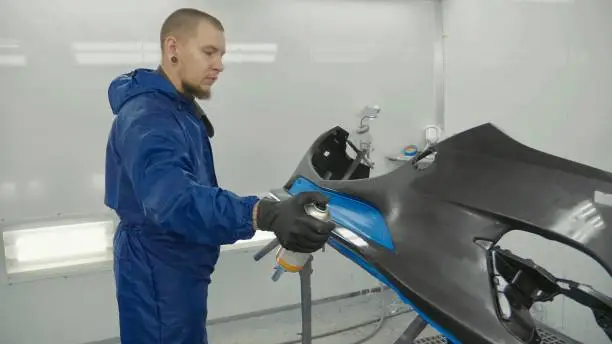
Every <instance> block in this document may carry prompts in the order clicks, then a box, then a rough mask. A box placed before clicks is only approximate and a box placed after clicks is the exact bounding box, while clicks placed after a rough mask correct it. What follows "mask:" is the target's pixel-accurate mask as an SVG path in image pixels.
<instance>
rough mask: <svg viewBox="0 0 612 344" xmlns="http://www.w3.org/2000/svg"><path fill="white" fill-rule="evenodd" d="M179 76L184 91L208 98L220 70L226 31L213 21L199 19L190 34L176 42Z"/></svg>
mask: <svg viewBox="0 0 612 344" xmlns="http://www.w3.org/2000/svg"><path fill="white" fill-rule="evenodd" d="M178 48H179V49H177V57H178V59H179V77H180V78H181V82H182V84H183V89H184V91H185V93H188V94H191V95H193V96H194V97H196V98H198V99H208V98H210V95H211V87H212V85H213V84H214V83H215V81H216V80H217V78H218V77H219V74H220V73H221V72H222V71H223V62H222V57H223V55H224V54H225V35H224V33H223V32H222V31H220V30H218V29H217V28H215V27H214V26H213V25H212V24H209V23H208V22H206V21H202V22H201V23H200V24H199V25H198V28H197V30H196V34H195V35H194V36H193V37H190V38H187V39H185V40H183V42H181V43H179V47H178Z"/></svg>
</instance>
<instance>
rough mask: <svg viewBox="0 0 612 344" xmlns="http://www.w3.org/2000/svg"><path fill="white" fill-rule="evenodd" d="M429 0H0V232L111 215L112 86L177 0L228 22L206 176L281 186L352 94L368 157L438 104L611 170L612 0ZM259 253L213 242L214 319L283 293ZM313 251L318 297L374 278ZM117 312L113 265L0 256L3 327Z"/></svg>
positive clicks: (564, 252)
mask: <svg viewBox="0 0 612 344" xmlns="http://www.w3.org/2000/svg"><path fill="white" fill-rule="evenodd" d="M436 1H439V0H431V1H429V0H422V1H418V0H396V1H392V0H387V1H374V0H371V1H367V0H327V1H323V0H320V1H315V0H224V1H187V0H177V1H161V0H150V1H142V0H129V1H117V0H109V1H104V2H89V1H77V0H51V1H35V0H19V1H17V0H0V80H1V81H2V82H1V83H0V111H1V112H2V116H0V147H2V149H1V150H0V229H1V230H6V228H8V227H9V226H11V225H12V224H15V223H16V224H26V225H27V224H28V223H30V222H32V221H47V220H49V219H70V218H72V217H78V218H92V219H93V218H99V217H100V216H105V215H106V213H107V212H106V209H105V208H104V205H103V186H104V184H103V180H104V179H103V171H104V148H105V144H106V136H107V133H108V129H109V125H110V123H111V121H112V114H111V111H110V109H109V106H108V103H107V93H106V91H107V87H108V84H109V82H110V81H111V80H112V79H113V78H114V77H116V76H117V75H118V74H120V73H124V72H128V71H130V70H131V69H133V68H138V67H149V68H155V67H156V66H157V61H158V58H159V53H158V50H157V47H158V35H159V27H160V25H161V22H162V21H163V19H164V18H165V17H166V16H167V15H168V14H169V13H170V12H172V11H173V10H175V9H177V8H179V7H196V8H199V9H203V10H206V11H209V12H211V13H212V14H214V15H217V16H218V17H219V18H220V19H221V20H222V21H223V23H224V25H225V27H226V37H227V40H228V43H229V48H230V50H229V54H228V56H227V58H226V71H225V72H224V73H223V74H222V76H221V78H220V80H219V82H218V83H217V85H216V86H215V89H214V96H213V99H212V100H211V101H208V102H203V103H202V105H203V107H204V109H205V110H206V111H207V113H208V114H209V116H210V118H211V120H212V121H213V123H214V125H215V127H216V136H215V138H214V140H213V146H214V150H215V159H216V167H217V171H218V175H219V180H220V182H221V184H222V186H224V187H225V188H228V189H231V190H233V191H236V192H237V193H239V194H253V193H256V194H261V193H263V192H266V191H267V190H269V189H271V188H277V187H279V186H281V185H282V184H284V183H285V181H286V179H287V177H288V176H289V175H290V174H291V172H293V170H294V168H295V167H296V164H297V163H298V161H299V160H300V159H301V157H302V155H303V154H304V152H305V151H306V149H307V148H308V147H309V145H310V144H311V142H312V141H313V140H314V139H315V138H316V137H317V136H318V135H319V134H320V133H321V132H322V131H324V130H327V129H329V128H330V127H332V126H335V125H338V124H340V125H343V126H345V128H347V129H349V130H350V129H352V128H354V127H355V126H356V125H357V124H358V120H359V118H358V117H357V113H358V112H359V111H360V110H361V109H362V108H363V107H364V106H365V105H367V104H378V105H380V106H381V108H382V112H381V115H380V118H379V119H377V120H376V121H375V122H373V123H372V125H371V127H372V134H373V137H374V146H375V151H374V153H373V156H374V160H375V162H376V170H375V173H374V174H381V173H385V172H387V171H389V170H391V169H392V168H394V167H395V166H396V165H393V163H390V162H388V161H386V159H385V158H384V156H386V155H395V154H396V153H398V152H399V150H400V149H401V147H402V146H404V145H407V144H410V143H416V144H421V143H422V131H421V130H422V128H423V127H424V126H426V125H429V124H434V123H436V122H437V121H438V120H442V119H444V124H445V129H446V133H447V135H450V134H453V133H457V132H459V131H461V130H464V129H467V128H469V127H472V126H474V125H477V124H481V123H483V122H488V121H492V122H493V123H495V124H498V125H499V126H500V127H501V128H502V129H503V130H505V131H506V132H508V133H509V134H510V135H512V136H514V137H515V138H517V139H518V140H519V141H521V142H523V143H526V144H528V145H530V146H532V147H534V148H537V149H541V150H544V151H547V152H551V153H553V154H557V155H560V156H563V157H567V158H570V159H573V160H577V161H580V162H583V163H586V164H589V165H593V166H595V167H599V168H602V169H606V170H612V157H611V156H610V154H609V153H608V149H607V147H609V146H610V144H612V141H611V140H612V139H610V137H612V123H611V122H610V121H608V120H607V119H608V118H609V116H610V115H611V112H612V97H609V96H608V93H609V90H610V89H612V62H610V61H612V35H611V34H610V33H612V21H610V20H609V18H610V14H612V2H610V1H609V0H576V1H569V0H568V1H564V0H558V1H550V0H548V1H537V0H532V1H529V0H441V3H442V5H443V6H441V8H442V9H443V21H440V20H438V19H437V18H439V13H436V11H437V10H438V9H439V8H440V7H439V6H437V4H436ZM438 4H439V3H438ZM440 24H443V27H444V34H445V39H444V51H445V53H446V55H445V69H444V70H445V78H444V80H443V81H444V83H442V82H441V81H442V80H438V79H436V77H437V76H438V74H437V72H440V69H437V65H436V63H435V61H436V59H435V58H439V57H440V56H439V55H436V54H435V53H436V52H439V50H436V48H435V47H439V43H440V42H439V34H440V32H441V28H440V27H439V25H440ZM444 84H445V89H444V91H445V93H444V94H441V93H436V89H437V87H440V86H444ZM441 95H444V98H443V99H441V100H443V101H444V102H443V104H442V103H437V100H438V99H440V98H438V96H441ZM441 105H443V106H441ZM442 110H444V111H445V112H444V113H442V112H441V111H442ZM442 115H444V116H442ZM504 241H505V243H506V245H507V246H508V247H509V248H511V249H512V250H514V251H516V252H518V253H520V254H523V255H526V256H531V257H533V258H535V259H536V261H537V262H540V263H542V265H544V266H545V267H547V268H549V269H550V270H551V271H553V272H555V273H557V274H559V275H563V276H566V277H570V278H575V279H578V280H581V281H583V282H587V283H590V284H592V285H594V286H595V287H597V288H598V289H600V290H602V291H605V292H607V293H608V294H612V283H611V282H610V278H609V276H608V275H607V274H605V272H604V271H603V269H601V268H600V267H599V266H597V265H595V264H594V263H593V262H591V261H590V260H589V259H586V258H585V257H583V255H580V254H576V253H575V252H573V251H572V250H570V249H567V248H564V247H560V246H559V245H555V244H552V243H550V242H547V241H545V240H543V239H538V238H531V237H526V236H524V235H520V234H517V235H512V236H510V237H508V238H506V239H505V240H504ZM0 250H2V245H0ZM254 250H255V249H254V248H239V247H228V248H227V249H226V250H225V251H224V252H223V254H222V258H221V261H220V263H219V266H218V269H217V271H216V273H215V276H213V285H212V288H211V292H210V297H211V300H210V317H211V319H215V318H219V317H225V316H231V315H236V314H242V313H247V312H253V311H258V310H263V309H266V308H273V307H279V306H284V305H287V304H292V303H296V302H298V300H299V298H298V293H299V289H298V286H297V279H296V278H283V279H281V281H280V282H277V283H272V282H270V272H271V270H270V268H271V262H270V261H269V260H268V261H267V262H260V263H255V262H253V260H252V258H251V255H252V254H253V253H254ZM316 262H318V265H316V266H315V268H316V271H315V274H314V276H313V288H314V290H313V292H314V295H315V298H321V297H327V296H332V295H339V294H342V293H346V292H351V291H355V290H360V289H363V288H367V287H371V286H374V285H376V283H375V281H373V279H372V278H370V277H369V276H368V275H366V274H365V273H364V272H362V271H360V270H359V269H357V268H356V267H354V266H353V264H351V263H349V262H347V261H346V260H345V259H344V258H342V257H341V256H339V255H337V254H335V253H334V252H331V251H329V250H328V251H327V252H325V253H321V254H318V255H317V260H316ZM245 281H248V283H247V285H248V291H245V289H244V288H245ZM253 290H258V291H260V292H259V293H258V294H257V295H256V296H254V294H253ZM265 296H269V297H271V299H267V298H266V297H265ZM270 300H272V301H270ZM539 314H540V317H541V318H542V319H543V320H544V321H545V322H546V323H548V324H550V325H553V326H554V327H556V328H558V329H561V330H563V331H564V332H567V333H569V334H571V335H572V336H574V337H576V338H577V339H580V340H582V341H583V342H584V343H588V344H598V343H606V341H605V338H604V337H603V334H602V331H601V330H600V329H598V328H596V327H595V323H594V321H593V319H592V316H591V314H590V313H588V312H586V311H585V310H584V309H583V308H581V307H578V306H576V305H574V304H573V303H572V302H570V301H568V300H563V299H559V300H558V301H556V302H555V303H553V304H551V305H546V306H545V307H544V308H542V309H541V311H540V312H539ZM116 317H117V315H116V306H115V299H114V285H113V280H112V273H111V271H110V268H109V265H108V264H106V265H104V266H103V267H102V268H101V269H97V270H92V271H86V272H83V271H81V272H78V273H74V272H73V273H69V274H68V273H67V274H63V275H60V276H47V277H46V278H44V279H37V278H32V279H30V280H28V281H25V282H24V281H22V282H18V283H8V278H7V276H6V274H5V272H4V271H3V269H0V343H2V344H4V343H10V344H35V343H47V344H81V343H87V342H92V341H96V340H104V339H107V338H115V337H117V336H118V327H117V320H116Z"/></svg>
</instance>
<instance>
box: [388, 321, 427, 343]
mask: <svg viewBox="0 0 612 344" xmlns="http://www.w3.org/2000/svg"><path fill="white" fill-rule="evenodd" d="M426 327H427V322H426V321H425V320H423V318H421V317H420V316H418V315H417V317H416V318H414V320H412V322H411V323H410V325H408V328H407V329H406V331H404V333H402V335H401V336H400V337H399V338H398V339H397V340H396V341H395V343H394V344H414V341H415V340H416V339H417V337H418V336H419V335H420V334H421V332H423V330H425V328H426Z"/></svg>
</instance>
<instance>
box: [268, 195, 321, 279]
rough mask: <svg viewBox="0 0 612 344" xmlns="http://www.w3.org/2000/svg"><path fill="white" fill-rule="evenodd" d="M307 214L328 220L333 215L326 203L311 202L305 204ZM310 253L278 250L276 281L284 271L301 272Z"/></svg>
mask: <svg viewBox="0 0 612 344" xmlns="http://www.w3.org/2000/svg"><path fill="white" fill-rule="evenodd" d="M304 210H305V211H306V214H308V215H310V216H312V217H314V218H316V219H317V220H320V221H324V222H327V221H329V220H330V219H331V215H330V213H329V210H328V209H327V206H326V205H325V204H317V203H311V204H307V205H306V206H304ZM309 259H310V253H301V252H293V251H289V250H287V249H285V248H284V247H282V246H281V247H280V248H279V249H278V251H276V267H275V269H276V271H275V272H274V275H273V276H272V279H273V280H274V281H276V280H278V279H279V278H280V276H281V275H282V274H283V272H285V271H287V272H300V271H301V270H302V269H303V268H304V265H306V263H308V260H309Z"/></svg>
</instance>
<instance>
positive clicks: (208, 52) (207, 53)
mask: <svg viewBox="0 0 612 344" xmlns="http://www.w3.org/2000/svg"><path fill="white" fill-rule="evenodd" d="M204 54H206V55H208V56H212V55H213V54H214V53H213V52H212V51H205V52H204Z"/></svg>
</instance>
